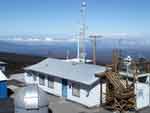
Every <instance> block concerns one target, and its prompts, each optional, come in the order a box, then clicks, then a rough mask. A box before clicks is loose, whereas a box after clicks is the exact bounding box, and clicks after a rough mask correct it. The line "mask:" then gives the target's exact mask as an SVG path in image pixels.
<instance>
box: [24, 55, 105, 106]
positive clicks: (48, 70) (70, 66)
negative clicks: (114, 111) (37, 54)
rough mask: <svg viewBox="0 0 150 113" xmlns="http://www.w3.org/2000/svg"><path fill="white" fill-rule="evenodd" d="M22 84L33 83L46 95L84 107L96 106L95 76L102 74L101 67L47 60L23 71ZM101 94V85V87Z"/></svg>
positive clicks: (97, 103)
mask: <svg viewBox="0 0 150 113" xmlns="http://www.w3.org/2000/svg"><path fill="white" fill-rule="evenodd" d="M25 71H26V72H25V81H26V83H28V84H33V83H37V84H38V85H39V86H40V87H41V88H42V89H44V90H45V91H46V92H48V93H51V94H54V95H57V96H62V97H64V98H66V99H67V100H71V101H74V102H77V103H80V104H82V105H85V106H87V107H94V106H97V105H99V104H100V97H101V96H100V91H101V90H100V84H99V79H98V78H96V77H95V74H96V73H103V72H104V71H105V67H103V66H97V65H93V64H84V63H75V62H66V61H62V60H58V59H52V58H47V59H45V60H44V61H41V62H40V63H38V64H35V65H32V66H29V67H26V68H25ZM101 87H103V88H102V89H103V92H105V90H106V88H105V84H103V85H101Z"/></svg>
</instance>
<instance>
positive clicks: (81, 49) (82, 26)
mask: <svg viewBox="0 0 150 113" xmlns="http://www.w3.org/2000/svg"><path fill="white" fill-rule="evenodd" d="M86 7H87V4H86V0H82V3H81V9H80V16H81V17H80V18H81V20H80V37H79V41H78V55H77V57H78V59H79V60H80V62H83V63H85V45H84V40H85V37H86Z"/></svg>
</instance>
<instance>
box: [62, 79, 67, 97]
mask: <svg viewBox="0 0 150 113" xmlns="http://www.w3.org/2000/svg"><path fill="white" fill-rule="evenodd" d="M67 83H68V82H67V80H66V79H62V96H63V97H67Z"/></svg>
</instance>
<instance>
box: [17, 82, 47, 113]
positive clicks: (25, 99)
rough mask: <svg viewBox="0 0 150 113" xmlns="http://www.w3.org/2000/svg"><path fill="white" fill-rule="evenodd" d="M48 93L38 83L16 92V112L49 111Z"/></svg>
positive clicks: (35, 112) (40, 112)
mask: <svg viewBox="0 0 150 113" xmlns="http://www.w3.org/2000/svg"><path fill="white" fill-rule="evenodd" d="M48 104H49V102H48V95H47V94H46V93H45V92H44V91H43V90H42V89H40V88H39V87H38V86H37V85H36V84H33V85H28V86H26V87H23V88H21V89H19V90H17V91H16V93H15V113H48Z"/></svg>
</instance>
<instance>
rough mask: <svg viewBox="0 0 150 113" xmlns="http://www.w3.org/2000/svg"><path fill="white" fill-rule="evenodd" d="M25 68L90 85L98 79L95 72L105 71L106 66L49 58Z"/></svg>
mask: <svg viewBox="0 0 150 113" xmlns="http://www.w3.org/2000/svg"><path fill="white" fill-rule="evenodd" d="M25 70H32V71H37V72H41V73H45V74H47V75H52V76H56V77H60V78H64V79H69V80H72V81H77V82H80V83H84V84H88V85H90V84H92V83H93V82H95V81H96V80H98V78H96V77H95V74H96V73H102V72H104V71H105V67H104V66H98V65H93V64H84V63H75V62H66V61H63V60H59V59H53V58H47V59H45V60H43V61H41V62H40V63H37V64H35V65H32V66H29V67H26V68H25Z"/></svg>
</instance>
